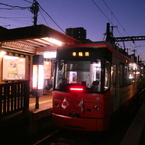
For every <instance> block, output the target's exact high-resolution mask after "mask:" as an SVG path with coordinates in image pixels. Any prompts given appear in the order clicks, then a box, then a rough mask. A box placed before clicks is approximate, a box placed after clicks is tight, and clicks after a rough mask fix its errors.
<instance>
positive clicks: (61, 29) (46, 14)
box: [39, 4, 65, 33]
mask: <svg viewBox="0 0 145 145" xmlns="http://www.w3.org/2000/svg"><path fill="white" fill-rule="evenodd" d="M39 7H40V8H41V9H42V11H44V12H45V13H46V15H47V16H48V17H49V18H50V19H51V20H52V21H53V22H54V23H55V24H56V25H57V27H59V28H60V30H61V31H62V32H64V33H65V31H64V30H63V29H62V28H61V27H60V26H59V25H58V24H57V22H56V21H55V20H54V19H53V18H52V17H51V16H50V15H49V14H48V13H47V12H46V11H45V10H44V9H43V8H42V7H41V6H40V4H39Z"/></svg>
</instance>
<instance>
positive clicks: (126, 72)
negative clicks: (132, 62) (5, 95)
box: [119, 64, 131, 87]
mask: <svg viewBox="0 0 145 145" xmlns="http://www.w3.org/2000/svg"><path fill="white" fill-rule="evenodd" d="M130 73H131V70H130V68H129V66H127V65H124V64H120V81H119V82H120V87H122V86H126V85H129V84H130V83H131V79H130Z"/></svg>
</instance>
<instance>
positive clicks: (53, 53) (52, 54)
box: [44, 51, 56, 58]
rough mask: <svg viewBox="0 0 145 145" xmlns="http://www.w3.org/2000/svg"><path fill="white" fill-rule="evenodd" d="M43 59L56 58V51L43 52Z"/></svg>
mask: <svg viewBox="0 0 145 145" xmlns="http://www.w3.org/2000/svg"><path fill="white" fill-rule="evenodd" d="M44 58H56V51H48V52H44Z"/></svg>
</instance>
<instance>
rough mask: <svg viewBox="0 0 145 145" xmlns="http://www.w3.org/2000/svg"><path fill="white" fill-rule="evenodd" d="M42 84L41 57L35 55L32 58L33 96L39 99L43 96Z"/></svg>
mask: <svg viewBox="0 0 145 145" xmlns="http://www.w3.org/2000/svg"><path fill="white" fill-rule="evenodd" d="M43 84H44V69H43V55H35V56H34V57H33V82H32V88H33V95H34V96H36V97H41V96H42V94H43Z"/></svg>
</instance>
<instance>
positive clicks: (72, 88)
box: [52, 42, 140, 131]
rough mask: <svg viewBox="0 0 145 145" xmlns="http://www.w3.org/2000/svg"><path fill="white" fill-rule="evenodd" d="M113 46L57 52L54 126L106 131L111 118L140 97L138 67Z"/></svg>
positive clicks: (68, 48) (70, 47)
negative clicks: (136, 97)
mask: <svg viewBox="0 0 145 145" xmlns="http://www.w3.org/2000/svg"><path fill="white" fill-rule="evenodd" d="M117 49H118V48H117V47H116V46H114V45H112V46H109V45H108V44H107V43H105V42H102V43H92V44H79V45H66V46H63V47H60V48H58V50H57V58H56V69H55V75H54V90H53V113H52V115H53V123H54V125H56V126H60V127H63V128H69V129H76V130H86V131H104V130H106V129H108V128H109V126H110V118H111V116H112V114H113V113H114V112H115V111H117V110H118V109H119V108H120V107H122V106H123V105H125V104H126V103H127V102H128V101H129V100H130V99H132V98H133V97H134V96H135V95H136V94H137V93H138V90H139V89H138V86H139V76H140V75H139V66H138V65H137V64H136V63H134V62H133V61H132V60H131V59H130V58H129V57H127V56H126V55H123V54H122V53H120V52H119V51H118V50H117Z"/></svg>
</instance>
